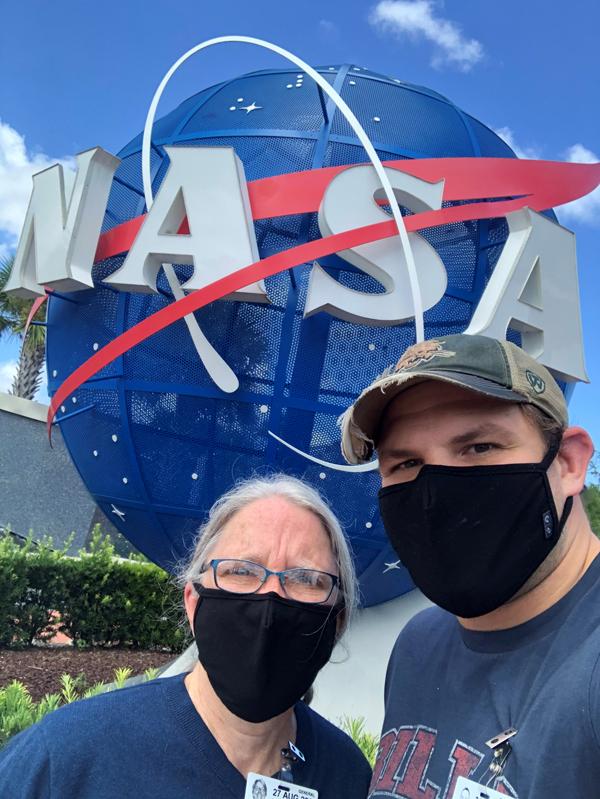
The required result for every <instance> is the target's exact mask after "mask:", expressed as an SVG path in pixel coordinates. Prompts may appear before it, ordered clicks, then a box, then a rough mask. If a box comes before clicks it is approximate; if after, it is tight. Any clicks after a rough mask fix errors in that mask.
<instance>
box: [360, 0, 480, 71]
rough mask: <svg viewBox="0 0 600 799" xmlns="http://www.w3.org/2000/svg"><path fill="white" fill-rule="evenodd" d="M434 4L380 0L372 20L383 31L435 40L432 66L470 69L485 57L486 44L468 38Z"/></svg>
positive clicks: (427, 0)
mask: <svg viewBox="0 0 600 799" xmlns="http://www.w3.org/2000/svg"><path fill="white" fill-rule="evenodd" d="M435 6H436V4H435V3H434V2H433V0H380V2H379V3H377V5H376V6H375V8H374V9H373V10H372V12H371V15H370V17H369V22H370V23H371V25H373V26H375V27H376V28H378V29H380V30H382V31H386V32H390V33H394V34H396V35H397V36H409V37H411V38H413V39H415V40H418V39H425V40H427V41H429V42H431V43H432V44H434V45H435V48H436V49H435V53H434V56H433V58H432V60H431V65H432V66H433V67H436V68H439V67H442V66H443V65H444V64H453V65H455V66H457V67H458V68H459V69H460V70H462V71H463V72H468V71H469V70H470V69H471V67H473V66H474V65H475V64H476V63H477V62H478V61H481V59H482V58H483V53H484V51H483V45H482V44H481V42H479V41H477V39H468V38H466V37H465V36H464V34H463V32H462V30H461V29H460V27H459V26H458V25H457V24H456V23H455V22H452V21H451V20H449V19H444V18H443V17H440V16H438V15H437V14H436V8H435Z"/></svg>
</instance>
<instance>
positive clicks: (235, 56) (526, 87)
mask: <svg viewBox="0 0 600 799" xmlns="http://www.w3.org/2000/svg"><path fill="white" fill-rule="evenodd" d="M599 23H600V7H599V6H598V4H597V3H595V2H593V0H571V2H570V3H569V4H568V5H565V4H552V3H548V2H547V0H545V2H542V0H527V2H523V0H520V2H516V0H503V2H502V3H501V4H499V3H489V2H477V0H460V2H459V0H447V1H446V2H445V3H442V2H434V0H431V1H429V0H414V1H413V0H397V1H395V0H384V2H379V3H377V2H368V1H367V2H365V0H361V1H360V2H357V1H356V0H344V2H341V0H328V2H327V3H323V2H313V0H305V2H303V3H290V2H284V0H279V2H275V0H263V1H262V2H261V0H254V2H252V3H247V2H241V1H240V0H229V2H227V3H220V4H219V3H215V4H210V5H209V4H205V3H200V2H190V0H181V2H179V3H178V4H177V5H176V6H174V5H170V4H167V3H158V2H155V0H145V2H133V1H132V0H129V2H127V0H126V1H125V2H123V0H121V1H120V2H116V1H115V0H103V3H102V4H89V3H82V2H81V0H59V2H58V3H48V2H47V0H29V1H28V2H27V3H22V4H17V3H11V4H7V5H5V7H4V8H3V25H2V40H1V42H0V70H1V74H2V81H0V254H1V253H6V252H7V251H9V250H10V249H11V248H12V247H14V244H15V242H16V237H17V235H18V231H19V229H20V224H21V222H22V219H23V215H24V212H25V207H26V202H27V198H28V194H29V187H30V175H31V173H32V172H34V171H38V170H39V169H42V168H44V167H45V166H46V165H48V164H49V163H54V162H55V161H56V160H59V159H68V158H70V157H72V156H73V155H74V154H75V153H77V152H80V151H82V150H85V149H87V148H89V147H92V146H95V145H100V146H102V147H104V148H105V149H107V150H109V151H111V152H117V151H118V150H119V149H120V148H121V147H122V146H123V145H124V144H125V143H126V142H128V141H129V140H130V139H131V138H132V137H133V136H134V135H135V134H137V133H138V132H139V131H140V130H141V129H142V126H143V121H144V119H145V115H146V111H147V108H148V104H149V101H150V99H151V97H152V94H153V92H154V90H155V88H156V85H157V84H158V82H159V81H160V79H161V78H162V76H163V74H164V72H165V71H166V70H167V69H168V67H169V66H170V65H171V63H172V62H173V61H175V60H176V59H177V58H178V57H179V56H180V55H181V54H182V53H183V52H184V51H185V50H187V49H188V48H190V47H191V46H193V45H194V44H197V43H198V42H200V41H202V40H204V39H207V38H210V37H212V36H218V35H223V34H226V33H230V34H231V33H237V34H246V35H250V36H257V37H260V38H264V39H268V40H270V41H273V42H276V43H278V44H280V45H281V46H283V47H285V48H287V49H290V50H292V51H293V52H295V53H296V54H297V55H299V56H301V57H302V58H304V59H305V60H306V61H308V62H309V63H311V64H313V65H325V64H336V63H341V62H347V61H350V62H353V63H356V64H359V65H362V66H365V67H368V68H369V69H373V70H375V71H380V72H383V73H387V74H390V75H392V76H394V77H398V78H401V79H402V80H406V81H410V82H414V83H420V84H423V85H425V86H429V87H430V88H432V89H435V90H436V91H439V92H441V93H442V94H444V95H446V96H447V97H449V98H450V99H451V100H453V101H454V102H455V103H456V104H457V105H458V106H459V107H461V108H463V109H464V110H466V111H468V112H469V113H470V114H472V115H474V116H475V117H476V118H478V119H480V120H481V121H482V122H484V123H486V124H487V125H489V126H490V127H492V128H494V129H495V130H497V131H500V132H501V134H502V135H503V136H504V137H505V138H506V139H507V140H508V141H509V143H510V144H511V145H512V146H513V148H515V149H516V150H517V151H518V152H519V153H520V154H522V155H524V156H525V157H532V158H547V159H556V160H569V159H571V160H598V156H600V108H599V103H598V100H599V96H598V95H599V92H598V66H597V64H598V58H597V48H598V43H597V31H598V28H599ZM277 66H284V63H283V61H282V60H281V59H279V58H278V57H276V56H274V55H272V54H269V53H265V52H262V51H260V50H259V49H257V48H251V47H248V46H246V45H225V46H222V47H220V48H213V49H212V50H211V51H209V52H207V53H203V54H201V55H199V56H196V57H195V58H194V59H192V60H191V61H190V62H188V64H186V66H185V67H183V69H181V70H180V71H179V73H178V74H177V76H176V77H175V78H174V80H173V81H172V82H171V84H170V86H169V88H168V90H167V92H166V94H165V96H164V98H163V101H162V103H161V106H160V108H159V115H162V114H163V113H165V112H166V111H168V110H170V109H171V108H173V107H174V106H175V105H176V104H177V103H178V102H180V101H181V100H183V99H185V98H186V97H188V96H189V95H191V94H193V93H195V92H197V91H199V90H200V89H201V88H203V87H205V86H209V85H211V84H213V83H215V82H217V81H220V80H223V79H225V78H227V77H233V76H235V75H238V74H241V73H243V72H247V71H250V70H253V69H260V68H264V67H277ZM558 214H559V217H560V220H561V222H562V223H563V224H565V225H566V226H567V227H569V228H570V229H572V230H574V231H575V233H576V234H577V242H578V259H579V279H580V287H581V296H582V316H583V327H584V340H585V347H586V358H587V367H588V374H589V376H590V379H591V381H592V382H591V384H590V385H587V386H586V385H581V386H579V387H578V388H577V390H576V391H575V394H574V397H573V399H572V401H571V406H570V409H571V417H572V421H573V422H574V423H576V424H582V425H583V426H585V427H587V428H588V429H589V430H590V432H591V433H592V435H593V437H594V439H595V441H596V442H597V444H598V445H599V446H600V413H599V412H598V408H599V407H600V352H599V350H598V347H597V346H596V342H598V341H599V340H600V313H599V309H598V300H599V299H600V273H599V270H598V255H597V253H598V250H599V249H600V191H597V192H596V193H595V194H594V195H593V196H591V197H589V198H587V199H586V200H584V201H581V202H579V203H578V204H577V205H576V206H574V207H573V208H571V209H570V210H568V211H567V212H563V213H562V214H561V211H560V209H559V211H558ZM16 354H17V346H16V342H15V341H6V340H3V341H0V390H6V388H7V385H6V384H7V381H8V380H9V377H10V370H11V368H12V364H13V362H14V360H15V358H16Z"/></svg>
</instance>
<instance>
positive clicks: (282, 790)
mask: <svg viewBox="0 0 600 799" xmlns="http://www.w3.org/2000/svg"><path fill="white" fill-rule="evenodd" d="M244 799H319V792H318V791H314V790H313V789H312V788H304V787H303V786H302V785H296V784H295V783H293V782H285V781H284V780H276V779H274V778H273V777H265V775H264V774H255V773H254V772H252V771H251V772H250V773H249V774H248V779H247V780H246V793H245V794H244ZM502 799H506V797H505V796H504V797H502Z"/></svg>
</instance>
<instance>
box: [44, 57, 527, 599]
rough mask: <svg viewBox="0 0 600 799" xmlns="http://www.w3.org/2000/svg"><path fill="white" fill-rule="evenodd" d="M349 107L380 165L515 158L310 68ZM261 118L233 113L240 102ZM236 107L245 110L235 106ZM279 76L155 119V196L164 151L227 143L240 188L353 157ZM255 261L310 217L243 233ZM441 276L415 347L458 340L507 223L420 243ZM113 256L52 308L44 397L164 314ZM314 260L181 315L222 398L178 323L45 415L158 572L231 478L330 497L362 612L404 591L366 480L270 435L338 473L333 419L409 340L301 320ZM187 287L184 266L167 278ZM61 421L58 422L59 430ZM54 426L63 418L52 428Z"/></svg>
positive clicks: (398, 100) (423, 106)
mask: <svg viewBox="0 0 600 799" xmlns="http://www.w3.org/2000/svg"><path fill="white" fill-rule="evenodd" d="M319 71H320V72H321V74H323V75H324V76H325V77H326V79H327V80H328V81H330V83H332V84H333V85H334V87H335V88H336V89H337V90H338V91H339V92H340V94H341V95H342V97H343V98H344V99H345V101H346V102H347V103H348V104H349V105H350V107H351V108H352V109H353V111H354V112H355V114H356V116H357V117H358V119H359V120H360V122H361V123H362V125H363V126H364V128H365V130H366V131H367V134H368V135H369V137H370V138H371V140H372V142H373V144H374V146H375V148H376V149H377V152H378V154H379V156H380V158H381V159H382V160H386V159H398V158H432V157H433V158H435V157H447V156H473V157H478V156H496V157H507V158H509V157H514V153H513V152H512V151H511V150H510V148H509V147H508V146H507V145H506V144H505V143H504V142H503V141H502V140H501V139H500V138H499V137H498V136H497V135H496V134H495V133H493V132H492V131H491V130H490V129H489V128H487V127H485V125H482V124H481V123H480V122H478V121H477V120H475V119H473V118H472V117H471V116H469V115H468V114H467V113H465V112H463V111H461V110H460V109H458V108H457V107H456V106H455V105H453V104H452V103H451V102H450V101H449V100H447V99H446V98H444V97H442V96H440V95H439V94H437V93H435V92H433V91H430V90H429V89H425V88H423V87H421V86H412V85H410V84H407V83H404V82H402V81H399V80H395V79H392V78H389V77H386V76H383V75H378V74H375V73H373V72H369V71H368V70H365V69H362V68H359V67H355V66H350V65H344V66H341V67H324V68H321V69H320V70H319ZM253 105H256V106H259V108H256V109H254V110H250V111H248V110H247V109H248V107H252V106H253ZM244 107H245V108H244ZM334 111H335V109H334V107H333V106H332V105H331V104H330V103H325V102H323V101H322V98H321V97H320V93H319V91H318V90H317V87H316V86H315V84H314V83H313V82H312V81H311V80H310V78H305V79H303V80H302V79H300V80H299V79H298V73H297V72H295V71H292V70H280V71H266V72H258V73H252V74H249V75H243V76H241V77H239V78H236V79H235V80H231V81H227V82H225V83H221V84H219V85H218V86H212V87H211V88H209V89H205V90H204V91H202V92H200V93H199V94H196V95H194V96H193V97H190V98H189V99H188V100H186V101H185V102H184V103H182V104H181V105H180V106H179V107H178V108H176V109H175V110H174V111H172V112H171V113H170V114H168V115H167V116H165V117H163V118H162V119H161V120H159V121H158V122H157V123H156V124H155V127H154V132H153V147H152V169H153V188H154V192H156V191H157V189H158V187H159V186H160V183H161V181H162V179H163V177H164V175H165V172H166V170H167V167H168V158H167V157H166V156H165V152H164V147H165V145H182V146H191V145H193V146H202V145H212V146H215V145H219V146H227V147H234V148H235V151H236V152H237V154H238V156H239V158H240V159H241V161H242V162H243V165H244V168H245V172H246V178H247V179H248V180H249V181H252V180H256V179H257V178H264V177H267V176H270V175H279V174H282V173H288V172H295V171H301V170H308V169H316V168H318V167H322V166H333V165H341V164H356V163H360V162H365V161H367V158H366V155H365V152H364V150H363V148H362V147H361V145H360V144H359V142H358V141H357V139H356V138H355V136H354V134H353V131H352V129H351V128H350V126H349V125H348V123H347V122H346V120H345V119H344V118H343V117H342V116H341V115H340V113H339V112H335V113H334ZM141 144H142V137H141V135H140V136H137V137H136V138H135V139H134V140H133V141H131V142H130V143H129V144H128V145H127V146H126V147H125V148H124V149H123V150H122V151H121V152H120V153H119V156H120V157H121V159H122V163H121V165H120V167H119V169H118V171H117V173H116V176H115V178H114V182H113V186H112V190H111V194H110V199H109V203H108V209H107V211H106V217H105V220H104V228H103V229H104V230H108V229H110V228H112V227H114V226H115V225H118V224H120V223H122V222H124V221H126V220H128V219H131V218H132V217H135V216H138V215H139V214H141V213H143V212H144V211H145V204H144V197H143V190H142V180H141V152H140V151H141ZM255 227H256V236H257V240H258V246H259V251H260V255H261V257H263V258H264V257H266V256H268V255H271V254H272V253H275V252H279V251H281V250H283V249H288V248H290V247H294V246H296V245H297V244H300V243H302V242H304V241H307V240H309V239H313V238H318V237H319V236H320V234H319V230H318V226H317V221H316V214H306V215H299V216H292V217H290V216H288V217H282V218H278V219H269V220H264V221H260V222H257V223H256V226H255ZM422 235H424V236H425V237H426V238H427V239H428V241H429V242H430V244H432V245H433V246H434V247H435V248H436V250H437V252H438V254H439V255H440V257H441V258H442V260H443V262H444V265H445V267H446V270H447V273H448V288H447V291H446V295H445V297H444V298H443V299H442V300H441V301H440V302H439V303H438V304H437V305H436V306H435V307H434V308H432V309H431V310H430V311H428V312H427V313H426V314H425V332H426V337H428V338H429V337H432V336H435V335H445V334H449V333H457V332H460V331H462V330H464V329H465V328H466V327H467V325H468V323H469V321H470V318H471V316H472V313H473V310H474V308H475V306H476V305H477V302H478V300H479V298H480V297H481V294H482V291H483V289H484V287H485V284H486V281H487V280H488V278H489V276H490V274H491V271H492V270H493V268H494V265H495V263H496V261H497V259H498V256H499V253H500V250H501V248H502V245H503V243H504V241H505V239H506V235H507V226H506V222H505V220H504V219H495V220H485V221H480V222H464V223H460V224H453V225H448V226H446V227H437V228H431V229H430V230H428V231H424V232H423V233H422ZM122 262H123V258H122V257H119V258H113V259H110V260H108V261H105V262H104V263H102V264H99V265H97V266H96V267H95V271H94V280H95V283H96V288H95V289H90V290H89V291H84V292H79V293H76V294H72V295H71V298H72V299H73V300H75V302H68V301H66V300H65V299H63V298H52V299H51V300H50V302H49V309H48V323H49V324H48V349H47V356H48V357H47V362H48V377H49V381H48V382H49V387H50V391H51V392H52V391H54V390H55V389H56V388H57V387H58V385H60V383H61V382H62V381H63V380H64V379H65V378H66V377H67V376H68V375H69V374H70V373H71V372H72V371H73V370H74V369H75V368H76V367H77V366H79V365H80V364H81V363H83V362H84V361H85V360H86V359H87V358H89V357H90V356H91V355H92V354H93V353H94V351H95V350H97V349H98V348H99V347H102V346H104V345H105V344H107V343H108V342H109V341H110V340H112V339H113V338H114V337H115V336H117V335H119V334H120V333H122V332H123V331H124V330H126V329H127V328H129V327H131V326H133V325H135V324H136V323H137V322H139V321H140V320H142V319H144V318H145V317H146V316H148V315H149V314H152V313H154V312H156V311H158V310H159V309H161V308H162V307H164V306H165V305H166V304H168V303H169V302H171V301H172V300H171V298H170V296H169V291H168V285H167V283H166V281H165V279H164V276H161V277H160V278H159V288H160V289H161V291H162V292H163V293H162V294H156V295H147V294H133V293H132V294H126V293H122V292H117V291H114V290H111V289H108V288H106V287H103V286H102V285H101V283H100V281H101V280H102V279H103V278H104V277H106V276H107V275H109V274H110V273H111V272H114V271H115V269H116V268H117V267H119V266H120V265H121V264H122ZM322 265H323V266H324V267H325V268H326V269H327V270H328V271H329V272H330V274H332V275H335V277H336V278H337V279H338V280H339V281H340V282H341V283H344V284H345V285H347V286H350V287H351V288H354V289H357V290H361V291H380V290H381V288H380V287H379V286H378V285H377V284H376V283H375V282H374V281H373V280H372V279H371V278H370V277H368V276H367V275H365V274H364V273H362V272H360V271H358V270H356V269H354V268H353V267H352V266H350V265H349V264H348V263H347V262H345V261H342V260H341V259H339V258H338V257H330V258H327V259H324V260H323V261H322ZM311 267H312V264H306V265H303V266H300V267H297V268H296V269H294V270H292V272H286V273H282V274H279V275H277V276H275V277H273V278H270V279H268V280H267V281H266V289H267V293H268V296H269V299H270V303H268V304H256V303H248V302H232V301H220V302H217V303H214V304H213V305H211V306H209V307H207V308H204V309H202V310H201V311H198V312H197V313H196V317H197V319H198V322H199V323H200V326H201V328H202V330H203V331H204V332H205V333H206V335H207V337H208V338H209V340H210V342H211V343H212V344H213V346H214V347H215V348H216V350H217V351H218V352H219V353H220V354H221V355H222V356H223V358H224V359H225V360H226V362H227V363H228V364H229V365H230V366H231V367H232V369H233V371H234V372H235V373H236V375H237V376H238V378H239V381H240V387H239V389H238V390H237V391H236V392H235V393H233V394H225V393H223V392H222V391H220V390H219V389H218V388H217V387H216V386H215V384H214V383H213V382H212V380H211V379H210V378H209V377H208V375H207V373H206V371H205V369H204V367H203V365H202V363H201V362H200V360H199V358H198V355H197V353H196V350H195V349H194V346H193V345H192V342H191V339H190V336H189V334H188V330H187V327H186V325H185V323H184V321H183V320H182V321H179V322H177V323H175V324H174V325H172V326H171V327H169V328H167V329H165V330H164V331H162V332H161V333H158V334H157V335H155V336H153V337H152V338H150V339H148V340H147V341H146V342H144V343H143V344H141V345H139V346H137V347H135V348H134V349H132V350H130V351H129V352H127V353H126V354H125V355H124V356H123V357H121V358H119V359H118V360H117V361H116V362H115V363H113V364H112V365H110V366H109V367H107V368H106V369H105V370H104V371H103V372H101V373H100V374H99V375H97V376H96V378H94V379H93V380H90V381H89V382H88V383H86V384H85V386H83V387H82V388H81V389H79V390H78V391H77V392H76V394H75V396H74V397H72V398H70V399H69V401H68V407H67V406H65V407H64V408H62V409H61V410H60V411H59V413H58V419H59V423H60V426H61V431H62V434H63V436H64V439H65V441H66V444H67V447H68V449H69V451H70V453H71V456H72V458H73V460H74V462H75V464H76V466H77V468H78V470H79V472H80V474H81V476H82V478H83V480H84V482H85V484H86V485H87V487H88V489H89V490H90V492H91V493H92V494H93V496H94V498H95V499H96V501H97V502H98V504H99V506H100V507H101V508H102V510H103V511H104V512H105V513H106V515H107V516H108V518H109V519H110V520H111V521H112V522H113V523H114V524H115V525H116V526H117V527H118V528H119V529H120V530H121V531H122V532H123V534H124V535H125V536H126V537H127V538H129V539H130V540H131V542H132V543H133V544H135V546H136V547H138V548H139V549H140V550H142V551H143V552H144V553H146V554H147V555H148V556H149V557H150V558H151V559H152V560H154V561H156V562H157V563H159V564H161V565H163V566H165V567H167V568H170V567H171V565H172V564H173V562H174V561H175V560H176V559H177V558H180V557H182V556H184V555H185V554H186V551H187V550H188V548H189V546H190V544H191V542H192V540H193V537H194V533H195V531H196V530H197V528H198V526H199V524H200V523H201V522H202V520H203V519H205V517H206V512H207V510H208V509H209V508H210V506H211V505H212V504H213V502H214V501H215V499H216V498H217V497H219V496H220V495H221V494H222V493H223V492H224V491H225V490H227V489H228V488H230V487H231V485H232V484H233V483H234V482H235V481H237V480H239V479H241V478H244V477H248V476H250V475H253V474H255V473H264V472H266V471H269V470H282V471H285V472H287V473H290V474H294V475H298V476H300V477H303V478H305V479H306V480H308V481H310V482H311V483H312V484H313V485H315V486H316V487H317V488H318V489H319V490H320V491H321V492H323V493H324V494H325V495H326V496H327V498H328V499H329V501H330V502H331V504H332V506H333V508H334V510H335V511H336V513H337V514H338V516H339V518H340V519H341V521H342V524H343V525H344V527H345V529H346V531H347V532H348V535H349V537H350V539H351V541H352V544H353V547H354V554H355V558H356V566H357V570H358V573H359V575H360V579H361V588H362V597H363V603H364V604H365V605H370V604H375V603H377V602H381V601H384V600H386V599H389V598H391V597H393V596H396V595H398V594H401V593H403V592H404V591H406V590H408V589H409V588H411V587H412V586H411V583H410V579H409V578H408V575H407V574H406V572H405V571H404V569H402V568H399V564H398V562H397V556H396V555H395V554H394V553H393V552H392V550H391V548H390V547H389V545H388V543H387V539H386V537H385V533H384V531H383V528H382V524H381V521H380V518H379V513H378V510H377V490H378V488H379V478H378V476H377V474H376V473H374V472H369V473H363V474H347V473H341V472H337V471H334V470H331V469H328V468H326V467H322V466H319V465H317V464H314V463H311V462H310V461H308V460H306V459H305V458H303V457H302V456H300V455H297V454H295V453H294V452H292V451H290V450H289V449H287V448H285V447H283V446H282V445H281V444H279V443H278V442H277V441H276V440H275V439H274V438H272V437H271V436H269V434H268V431H272V432H273V433H275V434H276V435H278V436H280V437H281V438H283V439H284V440H286V441H288V442H290V443H291V444H293V445H294V446H296V447H298V448H299V449H300V450H303V451H305V452H308V453H310V454H312V455H313V456H316V457H318V458H320V459H322V460H325V461H333V462H336V463H340V462H341V457H340V452H339V431H338V428H337V426H336V420H337V418H338V416H339V414H340V413H341V412H342V411H343V410H344V409H345V408H346V407H347V406H348V405H349V404H350V402H351V401H352V400H353V399H354V398H355V396H356V395H357V393H358V392H359V391H360V390H361V389H362V388H363V387H364V386H365V385H367V384H368V383H369V382H370V381H371V380H372V379H373V378H374V377H375V376H376V375H378V374H379V373H381V372H382V371H383V370H384V369H385V368H386V367H387V366H388V365H389V364H390V363H393V362H394V361H396V360H397V358H398V355H399V353H401V352H402V351H403V350H404V349H405V348H406V347H407V346H408V345H409V344H411V343H413V342H414V325H413V324H412V323H407V324H404V325H396V326H392V327H372V326H368V325H359V324H353V323H350V322H346V321H342V320H340V319H337V318H334V317H333V316H330V315H328V314H327V313H324V312H322V313H318V314H316V315H315V316H312V317H310V318H306V319H305V318H303V310H304V303H305V298H306V286H307V279H308V275H309V272H310V269H311ZM176 269H177V271H178V274H179V277H180V278H183V276H184V275H187V276H188V277H189V276H190V274H191V267H182V266H178V267H176ZM63 417H64V418H63ZM61 419H62V421H61Z"/></svg>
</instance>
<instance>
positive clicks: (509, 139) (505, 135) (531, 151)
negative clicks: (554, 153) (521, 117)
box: [494, 127, 541, 158]
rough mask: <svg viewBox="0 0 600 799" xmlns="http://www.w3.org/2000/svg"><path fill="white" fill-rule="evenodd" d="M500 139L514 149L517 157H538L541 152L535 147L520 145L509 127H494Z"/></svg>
mask: <svg viewBox="0 0 600 799" xmlns="http://www.w3.org/2000/svg"><path fill="white" fill-rule="evenodd" d="M494 133H496V134H497V135H498V136H500V138H501V139H504V141H505V142H506V143H507V144H508V146H509V147H510V148H511V149H512V150H513V151H514V153H515V155H516V156H517V157H518V158H540V157H541V153H540V151H539V150H538V149H537V147H521V145H520V144H518V143H517V141H516V139H515V134H514V133H513V131H512V129H511V128H508V127H504V128H496V129H495V130H494Z"/></svg>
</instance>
